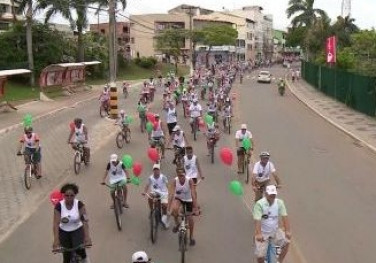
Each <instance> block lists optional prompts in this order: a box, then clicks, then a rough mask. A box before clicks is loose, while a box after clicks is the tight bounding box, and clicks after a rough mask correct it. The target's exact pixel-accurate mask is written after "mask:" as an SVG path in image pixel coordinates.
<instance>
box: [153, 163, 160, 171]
mask: <svg viewBox="0 0 376 263" xmlns="http://www.w3.org/2000/svg"><path fill="white" fill-rule="evenodd" d="M154 169H158V170H160V169H161V165H160V164H159V163H155V164H154V165H153V170H154Z"/></svg>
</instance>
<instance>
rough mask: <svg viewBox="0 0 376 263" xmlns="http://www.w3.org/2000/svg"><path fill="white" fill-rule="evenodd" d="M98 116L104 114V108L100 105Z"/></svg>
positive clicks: (103, 115)
mask: <svg viewBox="0 0 376 263" xmlns="http://www.w3.org/2000/svg"><path fill="white" fill-rule="evenodd" d="M99 116H101V118H103V117H105V116H106V110H105V109H104V108H103V107H102V106H100V107H99Z"/></svg>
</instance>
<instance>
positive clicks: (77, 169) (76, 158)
mask: <svg viewBox="0 0 376 263" xmlns="http://www.w3.org/2000/svg"><path fill="white" fill-rule="evenodd" d="M73 169H74V173H75V174H79V173H80V170H81V156H80V153H79V152H78V151H77V152H76V153H75V154H74V158H73Z"/></svg>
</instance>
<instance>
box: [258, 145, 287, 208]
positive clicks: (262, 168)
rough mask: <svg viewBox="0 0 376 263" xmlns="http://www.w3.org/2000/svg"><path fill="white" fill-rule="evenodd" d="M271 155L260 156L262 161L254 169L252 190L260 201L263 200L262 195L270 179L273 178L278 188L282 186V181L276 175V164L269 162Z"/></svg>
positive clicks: (263, 154)
mask: <svg viewBox="0 0 376 263" xmlns="http://www.w3.org/2000/svg"><path fill="white" fill-rule="evenodd" d="M269 159H270V154H269V153H268V152H262V153H261V154H260V161H258V162H257V163H255V166H254V167H253V176H252V188H253V191H254V192H255V200H256V201H258V200H260V199H261V198H262V194H263V192H264V189H265V187H266V186H267V185H269V184H270V178H271V177H272V176H273V178H274V180H275V182H276V184H277V187H280V186H281V180H280V179H279V177H278V176H277V174H276V169H275V167H274V164H273V163H272V162H271V161H269Z"/></svg>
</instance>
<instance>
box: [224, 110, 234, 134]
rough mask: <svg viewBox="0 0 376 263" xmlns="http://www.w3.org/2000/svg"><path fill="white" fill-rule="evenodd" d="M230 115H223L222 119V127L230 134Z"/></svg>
mask: <svg viewBox="0 0 376 263" xmlns="http://www.w3.org/2000/svg"><path fill="white" fill-rule="evenodd" d="M231 117H232V116H231V115H228V116H225V117H224V119H223V129H224V130H225V131H227V132H228V134H231Z"/></svg>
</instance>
